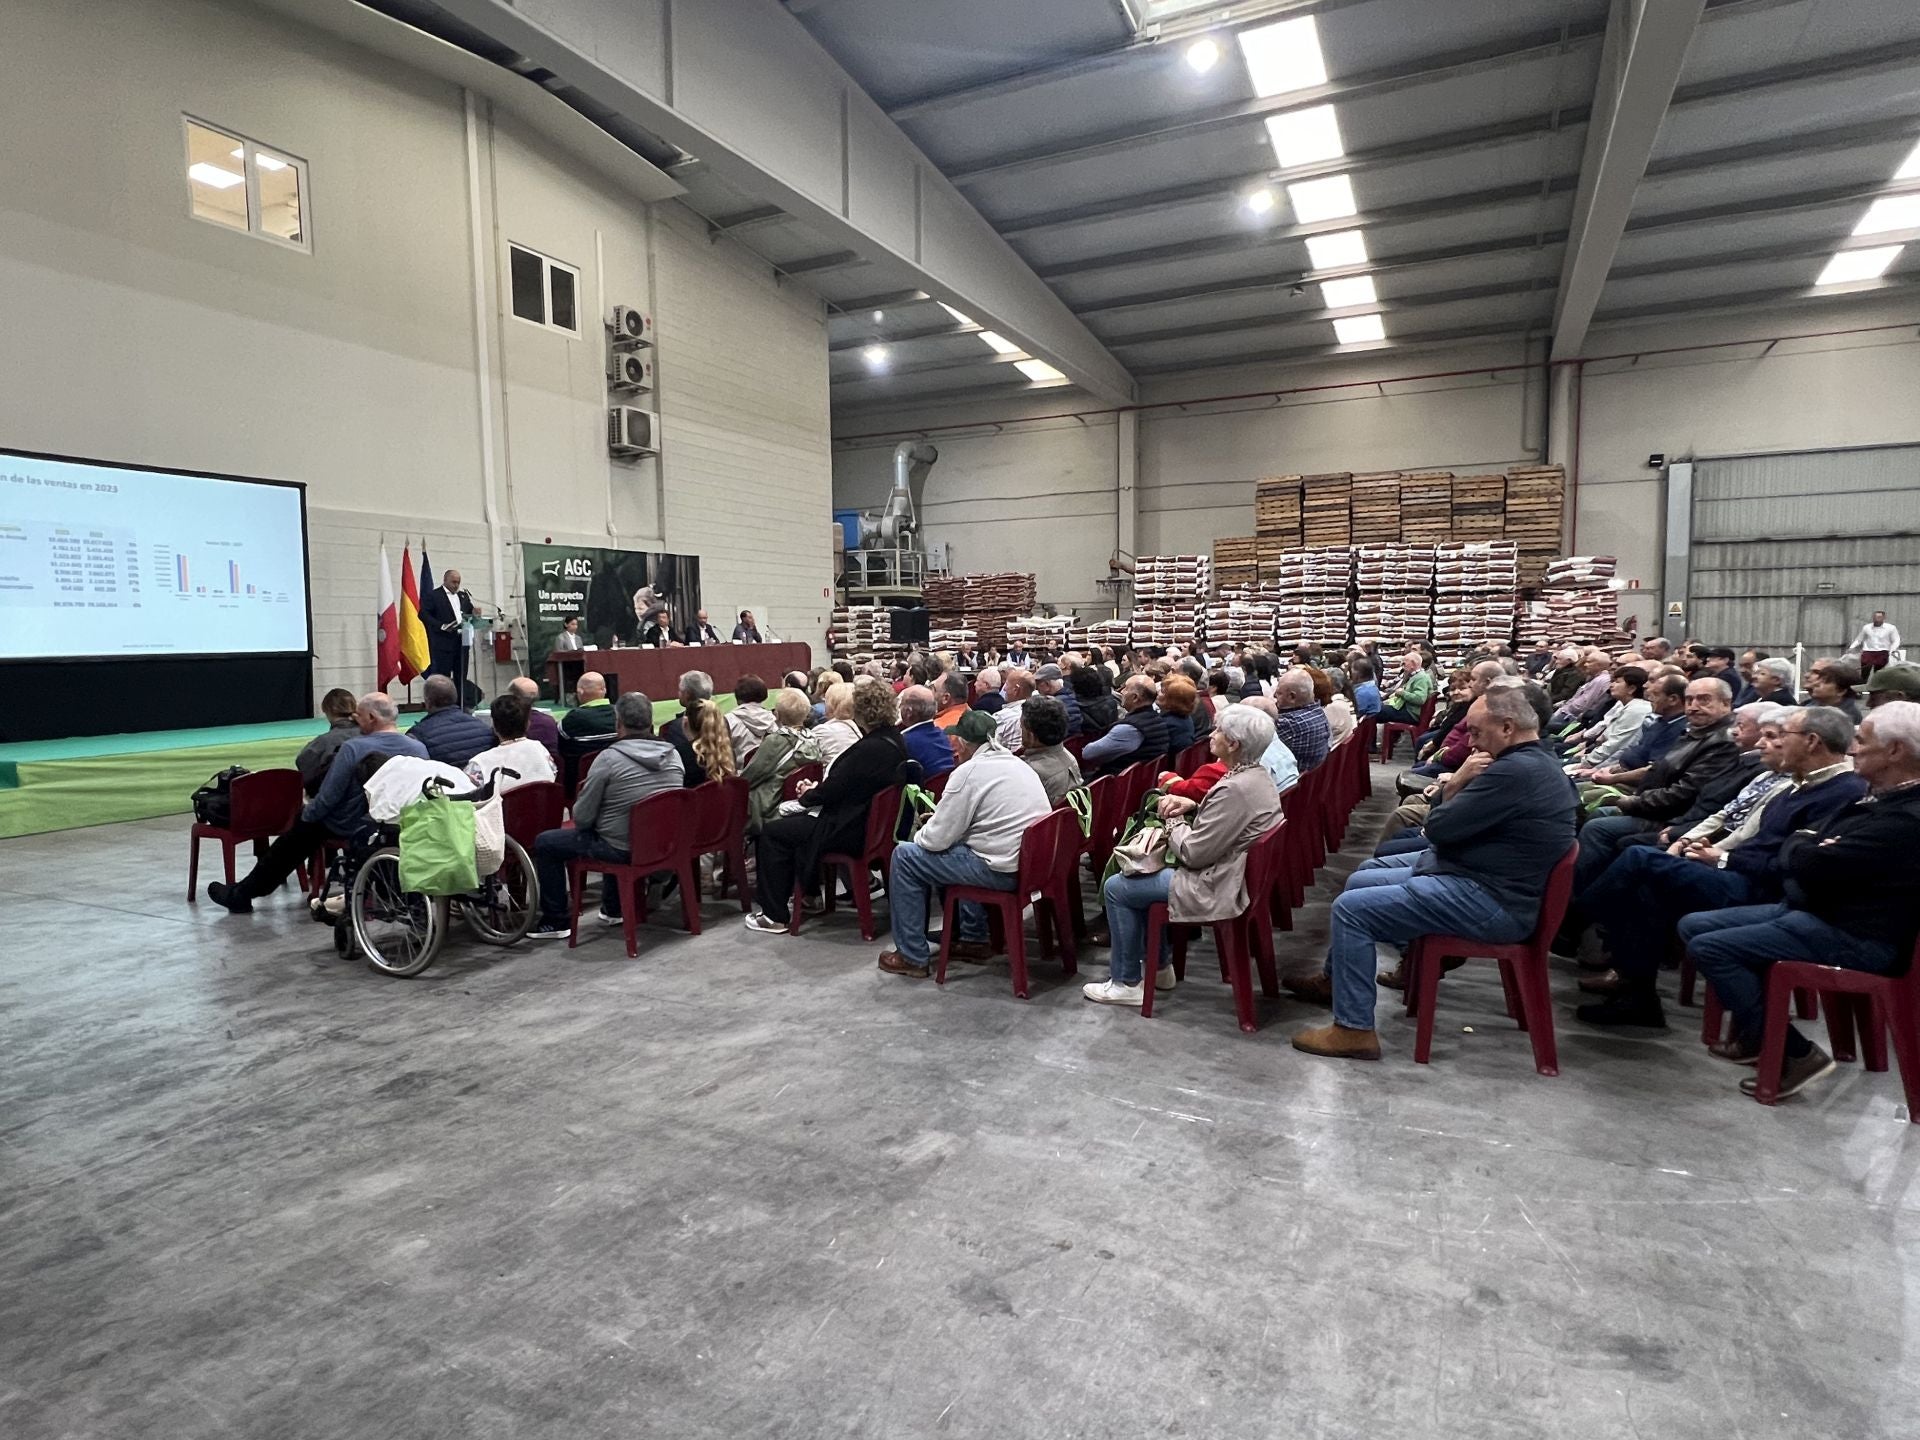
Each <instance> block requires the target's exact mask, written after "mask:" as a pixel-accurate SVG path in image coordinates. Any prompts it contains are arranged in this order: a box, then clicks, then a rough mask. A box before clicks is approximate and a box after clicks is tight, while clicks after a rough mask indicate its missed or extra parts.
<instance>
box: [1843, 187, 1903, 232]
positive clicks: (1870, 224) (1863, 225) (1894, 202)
mask: <svg viewBox="0 0 1920 1440" xmlns="http://www.w3.org/2000/svg"><path fill="white" fill-rule="evenodd" d="M1915 229H1920V195H1888V196H1886V197H1885V198H1884V199H1880V200H1876V201H1874V202H1873V204H1871V205H1869V206H1868V207H1867V213H1866V214H1865V215H1863V216H1862V217H1861V219H1860V223H1859V224H1858V225H1856V226H1854V227H1853V233H1854V234H1856V235H1879V234H1881V233H1883V232H1884V231H1888V230H1915Z"/></svg>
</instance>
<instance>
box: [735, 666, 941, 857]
mask: <svg viewBox="0 0 1920 1440" xmlns="http://www.w3.org/2000/svg"><path fill="white" fill-rule="evenodd" d="M812 708H813V707H812V706H811V705H809V704H808V703H807V692H806V691H804V690H795V689H790V688H789V689H783V690H779V691H776V692H775V693H774V696H773V729H771V730H769V731H768V732H767V735H766V738H765V739H764V740H762V741H761V742H760V743H759V745H757V746H756V747H754V752H753V758H751V759H750V760H748V761H747V765H746V768H745V769H744V770H742V771H741V772H740V778H741V779H743V780H745V781H746V782H747V833H748V834H749V835H758V834H759V833H760V830H761V827H762V826H764V825H765V824H766V823H767V821H769V820H771V819H772V818H773V815H774V812H775V811H776V810H777V809H778V808H779V805H780V791H781V789H782V787H783V786H784V785H785V784H786V779H787V776H789V775H791V774H792V773H793V772H794V771H795V770H798V769H799V768H800V767H801V766H802V765H812V764H818V763H819V760H820V747H819V745H818V744H817V743H816V742H815V740H814V738H813V736H814V732H813V731H811V730H809V729H808V728H807V719H808V716H809V715H810V714H811V713H812ZM943 743H944V742H943Z"/></svg>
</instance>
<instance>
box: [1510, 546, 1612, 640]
mask: <svg viewBox="0 0 1920 1440" xmlns="http://www.w3.org/2000/svg"><path fill="white" fill-rule="evenodd" d="M1619 568H1620V562H1619V561H1618V560H1616V559H1615V558H1614V557H1613V556H1611V555H1569V556H1567V557H1565V558H1564V559H1560V560H1555V561H1553V562H1552V563H1551V564H1549V565H1548V566H1547V571H1546V576H1545V579H1544V580H1543V582H1542V584H1541V587H1540V590H1539V592H1538V594H1537V596H1536V598H1535V604H1536V605H1537V606H1538V607H1539V609H1538V610H1537V611H1530V614H1537V615H1538V616H1539V619H1540V622H1541V624H1540V633H1543V634H1545V635H1547V636H1548V637H1549V638H1550V639H1551V640H1553V641H1554V643H1556V644H1565V643H1568V642H1578V643H1580V644H1586V645H1599V644H1603V643H1610V642H1612V641H1613V640H1614V637H1615V636H1617V635H1618V634H1619V632H1620V592H1619V591H1617V590H1615V589H1614V588H1613V584H1612V582H1613V577H1614V575H1615V573H1616V572H1617V571H1618V570H1619Z"/></svg>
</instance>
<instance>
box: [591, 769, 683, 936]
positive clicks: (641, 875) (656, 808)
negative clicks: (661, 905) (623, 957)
mask: <svg viewBox="0 0 1920 1440" xmlns="http://www.w3.org/2000/svg"><path fill="white" fill-rule="evenodd" d="M692 808H693V799H692V794H691V792H690V791H686V790H665V791H662V792H661V793H660V794H658V795H649V796H648V797H647V798H646V799H644V800H642V801H641V802H640V803H639V804H637V805H635V806H634V807H633V809H632V810H631V811H630V812H628V815H627V858H626V860H625V861H620V860H589V859H585V858H584V857H583V858H581V859H578V860H570V861H568V862H567V875H568V878H569V879H570V880H571V881H572V884H573V914H572V924H573V933H572V934H571V935H569V936H568V937H567V948H568V949H569V950H571V949H572V948H573V947H574V946H576V945H578V944H579V943H580V901H581V897H582V895H583V894H584V892H585V890H586V883H587V876H588V875H590V874H594V875H602V876H605V877H606V878H605V880H604V881H603V882H602V883H603V884H607V885H617V886H619V887H620V926H621V929H622V930H623V931H624V932H625V934H626V938H627V958H629V959H632V958H633V957H634V956H636V955H638V954H639V953H640V940H639V935H638V933H637V930H638V927H639V924H640V922H641V921H642V920H643V919H645V918H646V913H647V910H646V899H647V877H648V876H649V875H654V874H657V873H658V872H660V871H662V870H671V871H673V872H674V873H675V874H676V875H678V876H679V877H680V911H681V914H682V916H683V917H684V918H685V920H686V922H687V930H688V932H689V933H691V934H694V935H698V934H699V933H700V885H699V875H698V871H697V870H696V869H695V866H694V863H693V851H692V850H691V849H689V848H688V847H687V843H686V840H687V832H688V828H689V821H690V819H691V818H692V817H691V811H692Z"/></svg>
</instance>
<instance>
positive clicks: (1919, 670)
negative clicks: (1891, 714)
mask: <svg viewBox="0 0 1920 1440" xmlns="http://www.w3.org/2000/svg"><path fill="white" fill-rule="evenodd" d="M1860 688H1861V689H1862V690H1865V691H1866V692H1867V708H1868V709H1869V710H1874V709H1877V708H1879V707H1880V706H1882V705H1884V704H1886V703H1887V702H1888V701H1889V700H1920V665H1916V664H1914V663H1913V662H1912V661H1911V660H1902V661H1901V662H1900V663H1899V664H1898V665H1882V666H1881V667H1880V668H1879V669H1878V670H1876V671H1874V672H1873V675H1872V677H1871V678H1870V679H1869V680H1868V681H1867V683H1866V684H1865V685H1862V686H1861V687H1860Z"/></svg>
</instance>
